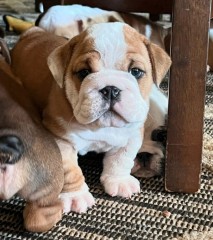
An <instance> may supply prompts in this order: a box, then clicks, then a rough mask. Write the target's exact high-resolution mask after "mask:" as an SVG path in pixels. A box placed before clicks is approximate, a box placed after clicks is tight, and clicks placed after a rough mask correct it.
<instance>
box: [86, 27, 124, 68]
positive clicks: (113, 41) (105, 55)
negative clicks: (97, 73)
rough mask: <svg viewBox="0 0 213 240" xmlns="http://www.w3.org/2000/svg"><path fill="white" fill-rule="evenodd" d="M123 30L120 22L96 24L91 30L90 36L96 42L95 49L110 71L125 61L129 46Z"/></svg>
mask: <svg viewBox="0 0 213 240" xmlns="http://www.w3.org/2000/svg"><path fill="white" fill-rule="evenodd" d="M123 28H124V24H123V23H120V22H115V23H113V24H109V23H102V24H96V25H95V27H92V28H90V31H89V34H90V36H91V37H92V38H93V39H94V40H95V49H96V50H97V51H98V52H99V53H100V54H101V59H102V60H103V61H104V66H105V67H106V68H108V69H116V65H117V64H119V62H121V61H123V59H125V55H126V50H127V45H126V42H125V39H124V32H123V31H124V29H123ZM106 29H107V31H106ZM115 36H116V37H115Z"/></svg>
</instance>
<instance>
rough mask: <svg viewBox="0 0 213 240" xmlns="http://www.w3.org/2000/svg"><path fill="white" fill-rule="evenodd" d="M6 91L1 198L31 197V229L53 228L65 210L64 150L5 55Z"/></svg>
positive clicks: (1, 88) (0, 74)
mask: <svg viewBox="0 0 213 240" xmlns="http://www.w3.org/2000/svg"><path fill="white" fill-rule="evenodd" d="M0 93H1V94H0V109H1V115H0V199H1V200H2V199H9V198H11V197H12V196H13V195H15V194H19V195H20V196H21V197H23V198H25V199H26V201H27V203H26V206H25V208H24V213H23V216H24V225H25V228H26V229H27V230H29V231H35V232H42V231H47V230H49V229H50V228H52V227H53V226H54V225H55V224H56V223H57V222H58V221H59V220H60V219H61V217H62V211H63V204H62V202H61V201H60V200H59V198H58V196H59V194H60V192H61V189H62V187H63V181H64V178H63V168H62V163H61V155H60V151H59V149H58V147H57V145H56V143H55V141H54V139H53V137H52V136H50V133H48V132H47V130H45V129H44V127H43V126H42V124H41V120H40V116H39V115H38V113H37V111H36V108H35V107H34V106H33V104H32V103H31V101H30V98H29V96H28V95H27V94H26V92H25V91H24V89H23V87H21V86H20V85H19V84H18V83H17V82H16V79H15V77H14V76H13V74H12V72H11V69H10V66H9V65H8V64H7V63H6V62H5V60H4V59H3V57H2V56H0Z"/></svg>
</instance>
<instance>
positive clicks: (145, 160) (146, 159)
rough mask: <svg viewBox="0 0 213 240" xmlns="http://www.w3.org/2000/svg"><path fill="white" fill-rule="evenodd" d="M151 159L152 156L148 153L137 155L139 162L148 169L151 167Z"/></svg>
mask: <svg viewBox="0 0 213 240" xmlns="http://www.w3.org/2000/svg"><path fill="white" fill-rule="evenodd" d="M151 157H152V154H151V153H148V152H140V153H138V154H137V159H138V162H139V163H140V164H142V166H143V167H147V166H148V165H149V163H150V159H151Z"/></svg>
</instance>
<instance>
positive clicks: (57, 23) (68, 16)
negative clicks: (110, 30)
mask: <svg viewBox="0 0 213 240" xmlns="http://www.w3.org/2000/svg"><path fill="white" fill-rule="evenodd" d="M107 22H123V23H127V24H128V25H130V26H131V27H133V28H134V29H136V30H137V31H138V32H139V33H141V34H143V35H145V36H146V37H147V38H148V39H149V40H150V41H151V42H153V43H155V44H158V45H159V46H160V47H161V48H164V47H165V43H164V41H165V38H166V36H167V35H168V33H169V32H170V29H167V28H165V27H163V26H161V25H160V24H157V23H154V22H152V21H150V20H148V19H147V18H145V17H143V16H141V15H136V14H131V13H119V12H115V11H106V10H102V9H100V8H92V7H87V6H82V5H79V4H73V5H64V6H59V5H56V6H52V7H50V8H49V9H48V10H47V11H46V12H44V13H42V14H41V15H40V16H39V17H38V19H37V20H36V26H39V27H41V28H43V29H45V30H46V31H48V32H52V33H54V34H56V35H58V36H64V37H66V38H72V37H74V36H76V35H78V34H79V33H80V32H82V31H84V30H85V29H87V28H88V27H89V26H91V25H93V24H95V23H107Z"/></svg>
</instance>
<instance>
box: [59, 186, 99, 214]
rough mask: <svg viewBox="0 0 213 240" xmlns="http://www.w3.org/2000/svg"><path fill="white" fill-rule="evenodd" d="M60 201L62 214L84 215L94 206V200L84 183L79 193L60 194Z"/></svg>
mask: <svg viewBox="0 0 213 240" xmlns="http://www.w3.org/2000/svg"><path fill="white" fill-rule="evenodd" d="M60 199H61V200H62V202H63V204H64V212H70V211H73V212H77V213H84V212H86V211H87V209H88V208H90V207H92V206H93V205H94V204H95V199H94V197H93V196H92V194H91V193H90V192H89V188H88V186H87V185H86V183H85V184H84V185H83V186H82V188H81V189H80V190H79V191H76V192H67V193H61V194H60Z"/></svg>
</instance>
